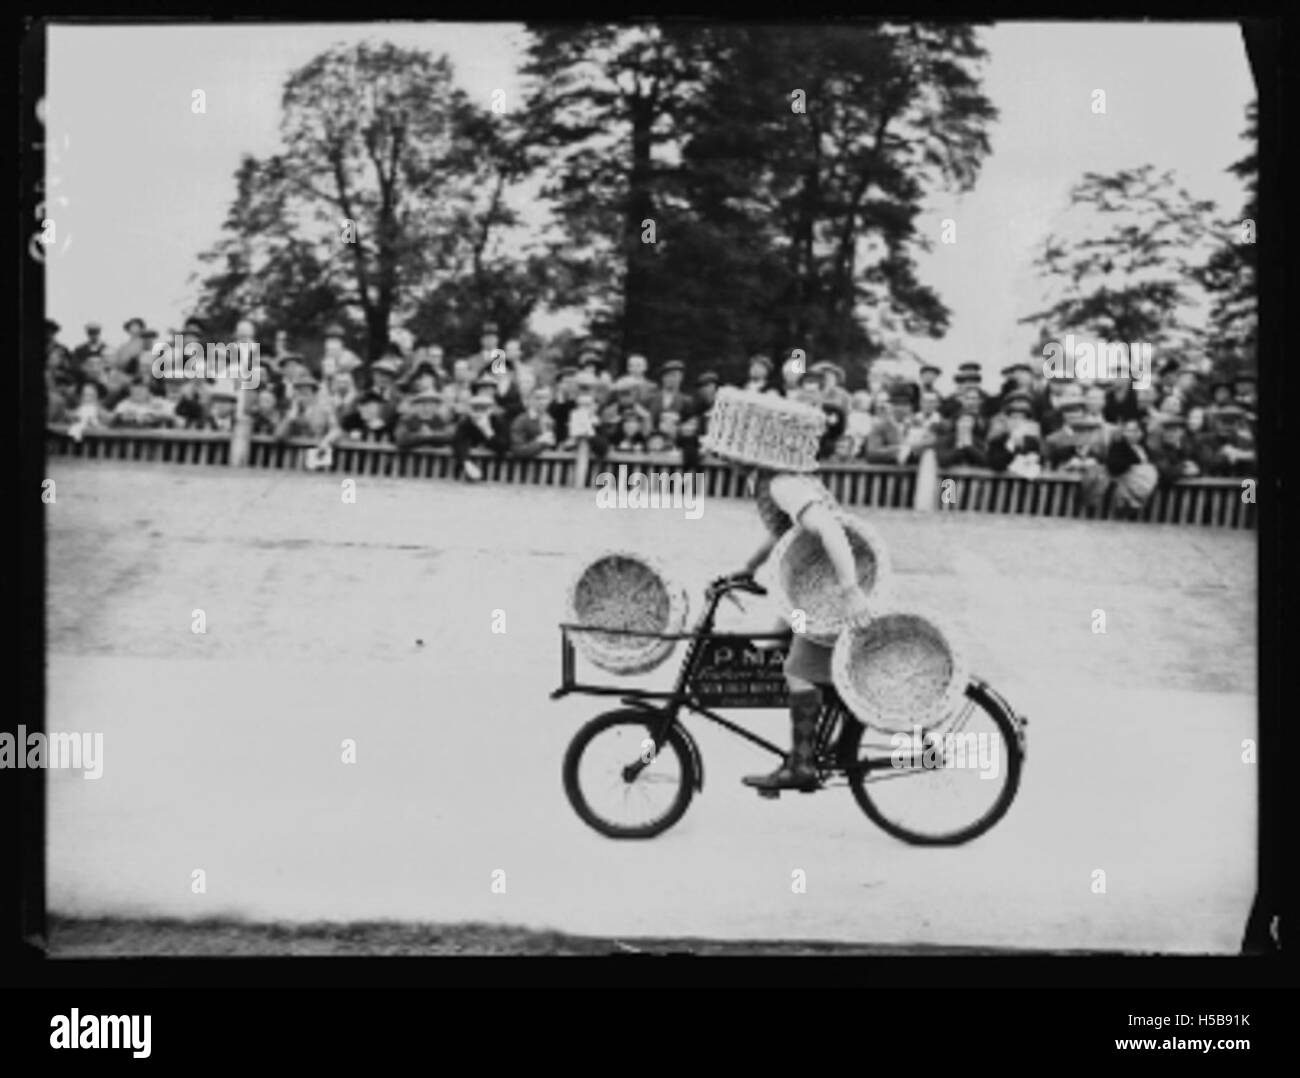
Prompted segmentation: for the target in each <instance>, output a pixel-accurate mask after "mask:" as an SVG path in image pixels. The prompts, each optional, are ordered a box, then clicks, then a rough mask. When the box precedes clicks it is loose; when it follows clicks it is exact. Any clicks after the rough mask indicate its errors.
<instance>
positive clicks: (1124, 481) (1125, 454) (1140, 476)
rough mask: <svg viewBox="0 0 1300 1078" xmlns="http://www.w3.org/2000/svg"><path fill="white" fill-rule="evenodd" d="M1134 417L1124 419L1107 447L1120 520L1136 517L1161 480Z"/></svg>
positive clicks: (1108, 469)
mask: <svg viewBox="0 0 1300 1078" xmlns="http://www.w3.org/2000/svg"><path fill="white" fill-rule="evenodd" d="M1145 433H1146V432H1145V431H1144V430H1143V429H1142V423H1141V421H1140V420H1137V419H1126V420H1125V421H1124V423H1123V425H1122V426H1121V427H1120V429H1119V432H1118V434H1117V436H1116V437H1115V438H1113V439H1112V440H1111V442H1110V446H1109V447H1108V449H1107V450H1106V471H1107V472H1108V473H1109V474H1110V479H1111V484H1112V486H1113V488H1114V500H1113V502H1112V507H1113V510H1114V514H1115V516H1117V517H1119V519H1121V520H1136V519H1137V517H1138V516H1139V514H1140V513H1141V512H1142V510H1143V509H1144V508H1145V507H1146V504H1147V502H1148V501H1150V500H1151V495H1152V494H1154V493H1155V491H1156V487H1157V486H1158V485H1159V483H1160V472H1159V470H1158V469H1157V468H1156V465H1155V464H1154V463H1153V461H1152V459H1151V454H1150V452H1149V451H1148V450H1147V447H1146V445H1145V444H1144V440H1145Z"/></svg>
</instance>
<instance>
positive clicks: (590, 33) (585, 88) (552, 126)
mask: <svg viewBox="0 0 1300 1078" xmlns="http://www.w3.org/2000/svg"><path fill="white" fill-rule="evenodd" d="M529 31H530V42H529V45H528V48H527V59H526V62H525V65H524V68H523V75H524V78H525V84H526V86H527V105H526V110H525V119H524V124H525V126H526V132H527V134H526V141H527V143H528V144H529V145H530V146H531V147H533V148H534V152H535V154H536V155H537V156H535V157H534V160H535V161H536V162H537V163H538V164H539V165H541V166H542V167H543V168H544V172H545V175H546V178H547V181H548V182H547V186H546V187H545V189H544V193H545V195H546V197H547V198H549V199H550V200H552V202H553V204H554V207H555V213H556V215H557V217H558V218H559V220H560V224H561V228H562V230H563V231H564V233H565V235H566V238H567V241H568V244H569V252H570V254H569V258H570V267H571V268H570V273H571V275H572V277H573V278H574V279H581V280H583V281H585V282H586V283H587V285H588V292H589V294H588V296H587V299H588V301H589V306H590V308H591V310H592V313H593V316H594V319H595V321H596V322H597V324H598V325H603V327H604V328H606V329H609V330H613V331H615V332H616V335H617V336H618V337H619V338H620V342H619V343H621V344H622V346H623V347H624V348H625V349H626V350H628V351H637V350H645V349H648V348H649V347H650V346H651V344H652V343H653V341H654V336H655V333H656V331H657V330H658V329H659V328H660V327H659V326H657V325H656V324H655V319H654V316H653V308H652V301H651V293H650V287H649V285H650V279H651V276H652V274H653V263H654V259H655V244H654V243H647V242H644V240H643V234H644V232H645V229H646V227H647V226H646V225H645V224H644V222H646V221H654V222H655V228H656V231H658V225H659V223H660V222H659V221H658V218H657V215H658V214H659V212H660V198H659V196H660V192H661V189H662V186H663V182H664V179H665V176H666V174H667V171H668V169H667V165H666V161H667V160H669V159H670V158H671V155H672V152H673V148H674V144H675V143H676V142H677V141H678V139H679V135H678V132H677V129H676V124H675V117H676V115H677V114H678V112H679V110H680V109H682V108H683V106H684V104H685V102H686V100H687V99H688V97H689V95H690V94H691V92H692V91H693V89H694V88H695V87H697V86H698V78H699V71H700V64H701V61H702V60H703V58H704V51H705V40H706V39H707V37H708V31H707V30H705V29H703V28H699V27H691V28H690V29H689V31H688V30H687V28H686V27H682V26H673V25H643V26H616V25H592V24H582V25H565V26H551V25H547V26H530V27H529Z"/></svg>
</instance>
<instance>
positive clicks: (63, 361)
mask: <svg viewBox="0 0 1300 1078" xmlns="http://www.w3.org/2000/svg"><path fill="white" fill-rule="evenodd" d="M60 329H62V327H61V326H60V325H59V323H58V322H56V321H54V319H53V318H47V319H46V320H45V369H46V370H47V371H50V372H52V373H53V374H55V375H57V376H58V377H60V378H62V377H65V376H70V375H71V374H72V373H73V364H72V353H71V352H69V351H68V349H66V348H65V347H64V346H63V345H62V344H60V343H59V331H60Z"/></svg>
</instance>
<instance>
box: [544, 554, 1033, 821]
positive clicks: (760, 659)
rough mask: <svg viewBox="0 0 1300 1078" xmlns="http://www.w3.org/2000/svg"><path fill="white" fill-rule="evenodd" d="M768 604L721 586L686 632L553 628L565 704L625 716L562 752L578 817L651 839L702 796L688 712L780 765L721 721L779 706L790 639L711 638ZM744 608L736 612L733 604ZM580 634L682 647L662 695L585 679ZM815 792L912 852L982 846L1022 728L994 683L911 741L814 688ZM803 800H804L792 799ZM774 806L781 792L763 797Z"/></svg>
mask: <svg viewBox="0 0 1300 1078" xmlns="http://www.w3.org/2000/svg"><path fill="white" fill-rule="evenodd" d="M738 593H740V594H751V595H764V594H766V590H765V589H764V588H763V587H762V586H761V585H759V584H758V583H757V582H756V581H754V580H753V578H752V577H748V576H729V577H721V578H719V579H717V580H714V581H713V582H712V583H711V584H709V586H708V588H707V589H706V591H705V604H704V608H703V610H702V611H701V613H700V616H699V618H698V619H697V620H696V623H695V625H694V626H693V627H692V628H691V629H690V631H688V632H681V633H653V632H649V631H646V630H614V629H606V628H600V627H596V626H591V625H579V624H573V623H562V624H561V625H560V633H561V643H560V647H561V660H560V661H561V685H560V687H559V688H558V689H556V690H554V691H553V692H552V693H551V698H552V699H560V698H562V697H564V696H568V695H570V694H573V693H579V694H586V695H591V696H615V697H618V698H619V702H620V704H621V706H620V707H618V708H615V709H613V710H610V711H606V712H604V713H603V714H601V715H598V716H596V717H595V718H593V719H591V720H590V721H589V722H587V723H586V724H585V725H584V726H582V727H581V728H580V729H579V730H578V732H577V734H576V735H575V736H574V738H573V740H572V741H571V742H570V744H569V747H568V751H567V752H566V753H565V757H564V765H563V782H564V790H565V794H566V795H567V797H568V799H569V803H570V804H571V805H572V807H573V809H574V811H575V812H576V813H577V814H578V816H579V817H580V818H581V819H582V820H583V821H584V822H585V823H586V824H588V825H589V826H590V827H592V828H593V829H594V830H596V831H598V832H599V833H600V834H602V835H605V836H607V837H609V838H618V839H646V838H654V837H655V836H657V835H660V834H663V832H665V831H667V830H668V829H669V828H670V827H672V826H673V825H674V824H675V823H677V822H678V821H679V820H680V819H681V818H682V816H683V815H684V814H685V813H686V810H687V809H688V808H689V807H690V804H691V800H692V798H693V797H694V796H695V794H697V793H702V792H703V790H704V760H703V758H702V756H701V753H700V749H699V745H698V744H697V742H696V740H695V738H694V737H693V736H692V735H691V733H690V731H689V730H688V729H687V727H686V725H685V723H684V721H683V720H684V718H685V716H686V715H695V716H698V717H699V718H702V719H705V720H707V721H709V722H712V723H715V724H717V725H718V726H721V727H722V728H723V729H725V730H728V731H730V732H731V733H733V734H735V735H737V736H738V737H742V738H744V739H745V740H746V741H748V742H750V743H751V744H754V745H757V746H758V747H760V748H762V749H765V750H766V751H768V752H771V753H773V754H774V755H776V756H779V757H783V756H784V755H785V749H783V748H781V747H780V746H778V745H775V744H773V743H772V742H770V741H768V740H766V739H765V738H763V737H761V736H759V735H758V734H756V733H754V731H752V730H750V729H748V728H746V727H745V726H743V725H741V724H739V723H737V722H733V721H731V720H730V719H727V718H725V717H723V716H722V715H720V714H718V711H719V710H731V709H764V708H766V709H777V708H779V709H785V708H786V707H787V690H786V684H785V677H784V673H783V670H782V664H783V663H784V659H785V653H786V649H787V648H788V646H789V643H790V640H791V634H790V633H789V632H786V633H754V634H741V633H717V632H714V624H715V621H716V615H717V609H718V605H719V603H720V602H721V600H722V599H723V598H724V597H725V598H728V599H730V600H732V601H735V602H736V603H737V605H740V604H739V601H738V599H737V598H736V596H737V594H738ZM742 609H743V607H742ZM582 632H599V633H604V634H609V633H615V634H618V633H626V634H627V635H630V636H636V637H638V638H651V637H658V638H660V639H670V640H684V641H687V647H686V651H685V655H684V657H683V660H682V665H681V668H680V670H679V671H678V673H677V677H676V679H675V681H674V684H673V687H672V688H671V689H670V690H668V691H650V690H644V689H630V688H627V687H624V686H615V685H599V684H591V683H584V682H580V681H579V680H578V679H577V675H576V665H577V663H576V656H575V649H574V643H573V637H574V636H575V635H576V634H578V633H582ZM822 700H823V705H822V709H821V713H820V715H819V717H818V721H817V727H816V734H815V738H814V746H815V766H816V768H817V772H818V777H819V785H818V786H817V788H816V789H815V790H811V791H807V792H818V791H821V790H827V789H832V788H836V787H842V786H847V787H848V789H849V791H850V793H851V794H852V795H853V799H854V801H855V802H856V803H857V805H858V807H859V808H861V810H862V811H863V812H864V813H865V814H866V815H867V817H868V818H869V819H870V820H871V821H872V822H873V823H875V824H876V825H878V826H879V827H881V828H882V829H883V830H884V831H885V832H887V833H888V834H890V835H892V836H894V837H895V838H898V839H901V840H902V841H904V842H908V843H912V844H915V845H921V846H953V845H959V844H961V843H965V842H969V841H971V840H972V839H975V838H978V837H979V836H980V835H983V834H984V833H986V832H987V831H988V830H989V829H990V828H991V827H993V826H994V825H995V824H996V823H997V822H998V821H999V820H1001V819H1002V817H1003V816H1005V815H1006V813H1007V810H1008V809H1009V808H1010V807H1011V803H1012V801H1013V800H1014V799H1015V796H1016V793H1017V791H1018V789H1019V786H1020V777H1021V772H1022V770H1023V767H1024V762H1025V756H1026V749H1027V740H1026V738H1027V733H1026V728H1027V726H1028V719H1027V718H1026V717H1025V716H1024V715H1022V714H1020V713H1018V712H1016V711H1015V710H1014V709H1013V708H1012V707H1011V705H1010V704H1009V703H1008V702H1007V700H1006V699H1005V698H1004V697H1003V696H1002V695H1001V694H1000V693H998V692H997V691H995V690H994V689H993V687H992V686H990V685H989V684H988V682H987V681H984V680H983V679H981V678H978V677H971V678H970V679H969V681H968V684H967V686H966V691H965V694H964V696H963V697H962V698H961V700H960V702H959V703H958V704H957V706H956V707H954V708H953V709H952V710H951V711H949V712H948V713H946V714H943V715H941V716H940V717H939V718H937V719H928V720H926V722H925V723H924V724H921V723H918V724H917V725H916V726H914V727H913V730H912V732H911V733H909V734H904V735H900V734H898V733H894V732H890V731H885V730H880V729H876V728H874V727H872V726H871V725H869V724H868V723H864V722H862V721H861V720H860V719H859V718H858V717H857V716H856V715H854V714H853V712H852V711H850V710H849V708H848V707H847V706H846V705H845V704H844V702H843V701H842V700H841V699H840V697H839V694H838V693H837V692H835V690H834V689H833V688H832V687H830V686H824V687H823V689H822ZM800 792H801V793H802V792H804V791H800ZM761 793H762V796H767V797H777V796H779V791H762V792H761Z"/></svg>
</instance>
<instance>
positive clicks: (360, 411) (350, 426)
mask: <svg viewBox="0 0 1300 1078" xmlns="http://www.w3.org/2000/svg"><path fill="white" fill-rule="evenodd" d="M335 377H337V378H346V377H348V376H347V375H345V374H338V375H336V376H335ZM419 396H420V394H417V395H416V397H419ZM413 399H414V398H413ZM385 405H386V402H385V401H384V398H383V397H381V396H380V395H379V394H378V393H376V392H375V391H374V390H373V389H368V390H366V391H365V392H364V393H358V394H356V396H355V398H354V399H353V401H352V403H351V404H349V405H347V406H344V407H343V408H341V409H336V415H337V416H338V423H339V432H340V433H339V440H340V441H344V440H346V441H352V442H378V443H391V442H392V441H393V428H394V423H395V422H396V424H397V426H398V429H400V426H401V422H402V420H401V419H396V418H395V416H394V414H393V412H392V411H391V409H389V408H387V407H386V406H385ZM403 418H405V417H403Z"/></svg>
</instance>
